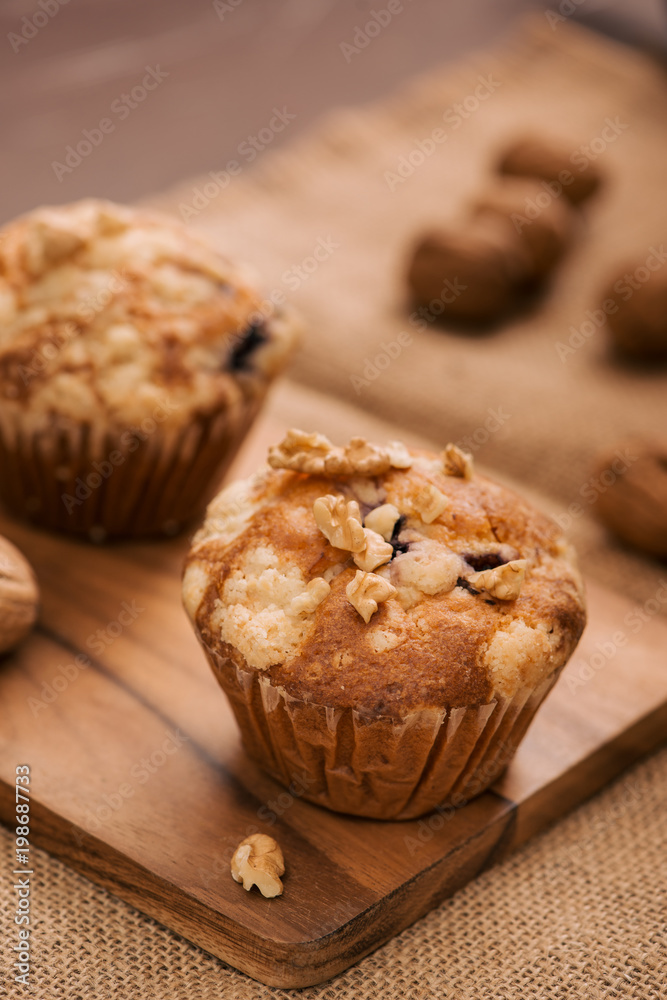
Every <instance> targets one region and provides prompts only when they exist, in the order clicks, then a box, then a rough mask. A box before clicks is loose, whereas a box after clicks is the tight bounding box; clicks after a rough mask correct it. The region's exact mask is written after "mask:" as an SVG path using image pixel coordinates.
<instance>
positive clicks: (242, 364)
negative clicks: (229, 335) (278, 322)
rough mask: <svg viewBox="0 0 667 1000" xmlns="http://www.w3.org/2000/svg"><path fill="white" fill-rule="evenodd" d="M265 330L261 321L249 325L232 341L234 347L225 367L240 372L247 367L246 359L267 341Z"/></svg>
mask: <svg viewBox="0 0 667 1000" xmlns="http://www.w3.org/2000/svg"><path fill="white" fill-rule="evenodd" d="M267 339H268V338H267V335H266V328H265V326H264V323H263V322H262V321H259V322H257V323H251V324H250V326H249V327H247V329H245V330H244V331H243V333H242V334H240V335H239V336H238V337H236V338H235V340H234V346H233V347H232V350H231V353H230V355H229V360H228V362H227V366H228V368H229V370H230V371H233V372H234V371H242V370H244V369H247V368H248V367H249V365H248V359H249V358H250V355H251V354H252V353H253V351H255V350H256V349H257V348H258V347H259V346H260V345H261V344H264V343H266V341H267Z"/></svg>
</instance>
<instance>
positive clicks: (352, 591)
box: [345, 569, 396, 625]
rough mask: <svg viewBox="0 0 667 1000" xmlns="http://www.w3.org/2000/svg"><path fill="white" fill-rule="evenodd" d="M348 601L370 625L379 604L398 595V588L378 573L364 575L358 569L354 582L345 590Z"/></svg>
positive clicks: (351, 581)
mask: <svg viewBox="0 0 667 1000" xmlns="http://www.w3.org/2000/svg"><path fill="white" fill-rule="evenodd" d="M345 593H346V594H347V599H348V601H349V602H350V604H351V605H352V607H353V608H355V609H356V610H357V611H358V612H359V614H360V615H361V617H362V618H363V619H364V621H365V622H366V624H367V625H368V623H369V621H370V620H371V618H372V617H373V615H374V614H375V612H376V611H377V609H378V604H380V603H381V602H382V601H386V600H387V598H388V597H391V596H392V595H393V594H395V593H396V587H394V586H392V584H391V583H389V581H388V580H385V578H384V577H383V576H378V575H377V574H376V573H364V572H362V570H360V569H358V570H357V572H356V573H355V575H354V580H350V582H349V583H348V585H347V587H346V588H345Z"/></svg>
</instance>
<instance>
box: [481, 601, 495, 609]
mask: <svg viewBox="0 0 667 1000" xmlns="http://www.w3.org/2000/svg"><path fill="white" fill-rule="evenodd" d="M484 603H485V604H490V605H491V607H492V608H495V606H496V602H495V601H484Z"/></svg>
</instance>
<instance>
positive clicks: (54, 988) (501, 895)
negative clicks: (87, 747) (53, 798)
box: [0, 751, 667, 1000]
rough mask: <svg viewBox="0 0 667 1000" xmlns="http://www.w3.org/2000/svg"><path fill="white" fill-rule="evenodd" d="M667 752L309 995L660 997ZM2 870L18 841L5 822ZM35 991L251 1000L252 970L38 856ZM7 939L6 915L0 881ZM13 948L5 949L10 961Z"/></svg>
mask: <svg viewBox="0 0 667 1000" xmlns="http://www.w3.org/2000/svg"><path fill="white" fill-rule="evenodd" d="M666 777H667V751H663V752H661V753H660V754H658V755H657V756H655V757H653V758H651V759H649V760H647V761H645V762H644V763H642V764H641V765H639V766H638V767H636V768H635V769H634V770H633V771H631V772H628V773H627V774H626V775H624V777H623V778H622V779H621V780H619V781H617V782H616V783H615V784H614V785H613V786H611V787H610V788H609V789H607V790H606V791H605V792H603V793H602V794H601V795H599V796H598V797H597V798H596V799H595V800H594V801H592V802H590V803H589V804H587V805H586V806H583V807H582V808H581V809H579V810H577V812H575V813H573V814H572V815H571V816H569V817H568V818H567V819H566V820H564V821H563V822H562V823H560V824H559V825H558V826H557V827H555V828H553V829H552V830H550V831H549V832H547V833H546V834H544V835H542V836H540V837H537V838H536V839H535V840H534V841H532V842H530V843H529V844H527V845H526V846H525V847H523V848H522V849H520V850H519V851H518V852H517V853H516V854H514V855H513V856H512V857H511V858H509V859H508V860H507V861H506V862H505V863H504V864H502V865H499V866H497V867H496V868H493V869H491V870H490V871H488V872H487V873H485V874H484V875H482V876H481V877H480V878H478V879H477V880H476V881H474V882H472V883H471V884H470V885H468V886H467V887H466V888H465V889H463V890H462V891H461V892H459V893H458V894H457V895H456V896H455V897H454V898H453V899H451V900H449V901H448V902H446V903H443V904H442V906H440V908H439V909H437V910H434V911H433V912H432V913H430V914H429V915H428V916H427V917H425V918H423V919H422V920H420V921H419V922H418V923H416V924H414V925H413V926H412V927H410V928H408V930H406V931H404V932H403V933H402V934H401V935H399V936H398V937H397V938H395V939H394V940H393V941H390V942H389V943H388V944H386V945H385V946H384V947H383V948H380V949H379V950H378V951H376V952H375V953H374V954H372V955H370V956H369V957H368V958H365V959H364V960H363V961H362V962H360V963H359V964H358V965H357V966H355V967H354V968H352V969H349V970H348V971H347V972H345V973H344V974H343V975H341V976H339V977H337V978H336V979H334V980H332V981H331V982H330V983H325V984H323V985H322V986H317V987H311V988H310V989H306V990H303V991H301V992H300V994H299V995H301V996H303V997H304V1000H306V998H316V997H318V998H320V997H321V998H327V1000H328V998H332V1000H333V998H336V1000H352V998H354V1000H365V998H368V1000H371V998H372V1000H402V998H405V1000H426V998H436V997H438V998H439V997H448V998H449V997H451V998H452V1000H538V998H539V1000H565V998H567V1000H615V998H617V997H618V998H620V997H624V998H625V997H627V998H632V1000H658V998H664V997H667V947H666V942H665V912H666V909H665V908H666V906H667V898H666V895H667V893H666V890H667V877H666V873H665V858H664V832H665V828H666V824H667V803H666V801H665V779H666ZM1 843H2V866H3V867H2V870H3V873H4V872H9V871H11V869H12V868H13V841H12V840H11V839H10V836H9V834H8V832H7V831H6V830H4V829H3V830H2V835H1ZM33 862H34V866H35V875H34V876H33V878H32V887H33V892H32V906H33V914H34V917H35V923H34V925H33V935H32V945H33V950H34V954H33V973H32V978H33V983H34V989H33V992H32V994H26V993H24V992H23V991H22V989H21V988H20V989H18V990H17V991H16V993H14V992H13V991H12V990H11V988H10V990H9V993H8V994H3V992H2V991H3V986H2V985H1V984H0V995H9V996H10V997H12V996H14V995H15V996H17V997H23V996H26V995H32V996H34V997H38V998H39V1000H93V998H94V1000H106V998H111V997H113V998H116V997H117V998H122V1000H129V998H136V997H142V998H143V997H147V998H148V997H150V998H156V1000H214V998H219V997H220V998H222V997H224V998H229V1000H246V998H248V1000H249V998H251V997H252V998H260V997H271V996H275V995H277V994H282V993H283V992H289V991H282V990H273V989H270V988H269V987H266V986H262V985H260V984H259V983H256V982H253V981H252V980H251V979H248V978H247V977H246V976H244V975H242V974H241V973H239V972H235V971H234V970H233V969H231V968H230V967H229V966H227V965H225V964H224V963H223V962H219V961H218V960H217V959H215V958H212V957H211V956H210V955H207V954H205V953H204V952H202V951H200V950H199V949H197V948H195V947H193V946H192V945H190V944H188V942H187V941H184V940H183V939H182V938H180V937H178V936H177V935H175V934H172V933H171V932H170V931H167V930H165V929H164V928H163V927H161V926H160V925H159V924H156V923H155V922H154V921H152V920H148V919H147V918H146V917H144V916H142V915H141V914H140V913H137V912H136V911H135V910H133V909H132V908H131V907H129V906H127V905H126V904H124V903H121V902H120V901H118V900H116V899H115V898H114V897H113V896H110V895H109V894H108V893H106V892H104V891H103V890H102V889H98V888H97V887H95V886H94V885H93V884H92V883H91V882H88V881H87V880H86V879H84V878H82V877H81V876H79V875H76V874H75V873H73V872H72V871H70V870H69V869H68V868H66V867H65V866H64V865H62V864H61V863H60V862H58V861H55V860H53V859H52V858H50V857H49V856H48V855H46V854H43V853H42V852H35V853H34V855H33ZM0 884H1V885H2V886H3V888H2V897H3V898H2V908H1V910H0V924H1V926H2V940H3V942H5V941H7V940H13V938H14V935H13V933H12V934H11V938H10V936H9V931H10V922H11V921H12V919H13V909H14V907H13V905H12V906H10V890H9V885H10V884H11V883H10V882H9V880H8V879H7V878H5V879H4V881H3V882H2V883H0ZM6 956H7V952H6V950H3V955H2V962H4V961H6Z"/></svg>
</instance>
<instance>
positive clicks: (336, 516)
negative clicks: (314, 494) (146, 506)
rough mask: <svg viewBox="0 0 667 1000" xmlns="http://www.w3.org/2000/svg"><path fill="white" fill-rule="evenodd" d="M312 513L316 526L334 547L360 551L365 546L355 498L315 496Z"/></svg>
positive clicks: (329, 495) (328, 495)
mask: <svg viewBox="0 0 667 1000" xmlns="http://www.w3.org/2000/svg"><path fill="white" fill-rule="evenodd" d="M313 514H314V515H315V521H316V523H317V527H318V528H319V529H320V531H321V532H322V534H323V535H324V537H325V538H326V539H328V541H330V542H331V544H332V545H333V546H334V548H336V549H346V550H347V551H348V552H362V551H363V550H364V549H365V548H366V536H365V535H364V529H363V527H362V524H361V512H360V511H359V504H358V503H357V501H356V500H346V499H345V497H335V496H332V495H331V494H327V495H326V496H324V497H318V498H317V500H316V501H315V503H314V504H313Z"/></svg>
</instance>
